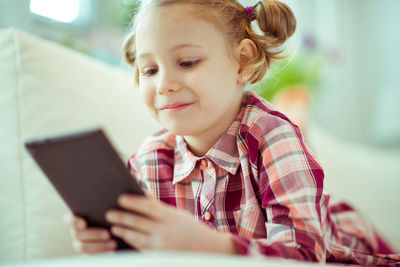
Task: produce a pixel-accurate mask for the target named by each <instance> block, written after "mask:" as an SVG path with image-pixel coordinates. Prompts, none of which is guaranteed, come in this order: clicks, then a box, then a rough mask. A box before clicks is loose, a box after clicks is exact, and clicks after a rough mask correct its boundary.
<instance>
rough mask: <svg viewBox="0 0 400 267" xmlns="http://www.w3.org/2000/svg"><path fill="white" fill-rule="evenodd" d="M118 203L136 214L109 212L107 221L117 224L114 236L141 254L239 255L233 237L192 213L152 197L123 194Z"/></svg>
mask: <svg viewBox="0 0 400 267" xmlns="http://www.w3.org/2000/svg"><path fill="white" fill-rule="evenodd" d="M118 203H119V205H120V206H121V207H122V208H124V209H126V210H129V211H132V212H133V213H132V212H127V211H121V210H110V211H108V212H107V213H106V220H107V221H108V222H109V223H111V224H113V226H112V227H111V232H112V233H113V234H114V235H115V236H118V237H120V238H121V239H123V240H124V241H125V242H126V243H128V244H130V245H131V246H133V247H135V248H137V249H139V250H143V249H152V250H153V249H154V250H181V251H182V250H185V251H199V252H200V251H202V252H219V253H230V254H234V253H235V247H234V244H233V242H232V240H231V238H230V236H229V235H227V234H224V233H219V232H216V231H215V230H213V229H211V228H209V227H207V226H206V225H205V224H203V223H201V222H198V221H196V220H195V219H194V217H193V215H192V214H190V213H189V212H186V211H182V210H178V209H176V208H175V207H172V206H170V205H167V204H165V203H163V202H160V201H159V200H156V199H153V198H152V197H149V196H147V197H144V196H137V195H131V194H123V195H121V196H120V197H119V199H118Z"/></svg>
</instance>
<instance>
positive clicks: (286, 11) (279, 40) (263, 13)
mask: <svg viewBox="0 0 400 267" xmlns="http://www.w3.org/2000/svg"><path fill="white" fill-rule="evenodd" d="M256 19H257V21H258V25H259V27H260V30H261V31H263V32H264V34H265V35H266V36H268V37H271V38H272V39H273V40H271V41H272V43H271V44H272V45H274V46H276V47H277V46H281V45H282V44H283V43H284V42H285V41H286V40H287V39H288V38H289V37H290V36H291V35H292V34H293V33H294V31H295V30H296V18H295V16H294V14H293V12H292V10H291V9H290V8H289V7H288V6H287V5H286V4H284V3H282V2H279V1H270V0H264V1H261V2H260V3H259V9H258V11H257V15H256Z"/></svg>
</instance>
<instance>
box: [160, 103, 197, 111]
mask: <svg viewBox="0 0 400 267" xmlns="http://www.w3.org/2000/svg"><path fill="white" fill-rule="evenodd" d="M192 104H193V103H175V104H172V105H165V106H163V107H162V108H160V110H161V111H166V112H173V111H179V110H182V109H185V108H187V107H188V106H190V105H192Z"/></svg>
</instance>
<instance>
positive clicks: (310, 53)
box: [250, 39, 323, 101]
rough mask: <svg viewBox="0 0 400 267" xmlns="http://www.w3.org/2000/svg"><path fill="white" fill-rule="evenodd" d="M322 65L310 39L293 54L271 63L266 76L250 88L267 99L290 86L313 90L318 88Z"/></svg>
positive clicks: (269, 99) (321, 60)
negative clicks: (300, 86)
mask: <svg viewBox="0 0 400 267" xmlns="http://www.w3.org/2000/svg"><path fill="white" fill-rule="evenodd" d="M322 65H323V59H322V58H321V56H320V55H319V54H318V53H317V51H316V49H315V44H314V43H313V42H312V39H310V40H309V41H308V42H304V45H303V46H302V47H301V48H300V49H299V50H298V51H297V52H296V53H295V54H294V55H292V56H290V57H288V58H285V59H283V60H281V61H278V62H276V63H275V64H273V65H272V67H271V68H270V69H269V70H267V75H266V77H265V78H264V79H263V80H262V81H260V82H259V83H257V84H255V85H252V86H250V89H251V90H254V91H255V92H257V93H258V94H259V95H260V96H261V97H263V98H265V99H266V100H268V101H272V100H273V98H274V97H275V96H276V95H277V94H278V93H279V92H281V91H283V90H285V89H286V88H288V87H290V86H295V85H296V86H297V85H302V86H305V87H306V88H307V89H308V90H310V91H313V90H316V89H317V88H318V83H319V81H320V76H321V68H322Z"/></svg>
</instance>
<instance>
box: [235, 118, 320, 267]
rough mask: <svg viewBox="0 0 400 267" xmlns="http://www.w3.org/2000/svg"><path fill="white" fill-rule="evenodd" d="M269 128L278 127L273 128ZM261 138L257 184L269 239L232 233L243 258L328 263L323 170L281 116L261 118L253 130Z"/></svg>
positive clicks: (299, 135)
mask: <svg viewBox="0 0 400 267" xmlns="http://www.w3.org/2000/svg"><path fill="white" fill-rule="evenodd" d="M271 125H275V127H274V128H273V129H271ZM249 133H250V134H252V135H253V136H254V137H256V138H257V141H258V151H249V154H251V153H257V154H258V155H259V156H258V157H251V155H250V157H249V158H258V162H254V164H256V165H257V166H258V184H259V188H258V189H259V195H260V200H261V204H262V208H263V209H264V211H265V214H266V217H267V222H266V223H265V228H266V233H267V238H265V239H248V238H245V237H242V236H239V235H233V240H234V242H235V245H236V247H237V249H238V251H239V253H240V254H246V255H256V254H262V255H269V256H278V257H283V258H291V259H297V260H305V261H316V262H325V260H326V247H325V241H324V233H325V231H326V229H325V225H324V222H325V217H326V206H325V202H324V201H325V200H324V198H323V179H324V173H323V171H322V168H321V167H320V165H319V164H318V162H317V161H316V159H315V158H314V157H313V155H312V154H311V153H310V152H309V150H308V148H307V147H306V145H305V144H304V142H303V140H302V137H301V134H300V131H299V129H298V127H297V126H295V125H292V124H291V123H289V122H288V121H286V120H284V119H282V118H278V117H268V120H267V119H266V118H260V119H259V120H258V121H257V122H256V123H255V124H254V125H253V126H252V127H251V128H250V130H249Z"/></svg>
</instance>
